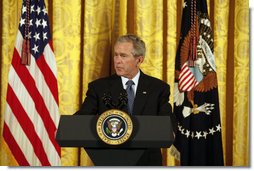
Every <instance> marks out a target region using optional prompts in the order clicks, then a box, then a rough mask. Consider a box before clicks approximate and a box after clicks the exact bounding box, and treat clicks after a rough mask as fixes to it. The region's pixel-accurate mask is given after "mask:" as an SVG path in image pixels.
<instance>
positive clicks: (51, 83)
mask: <svg viewBox="0 0 254 171" xmlns="http://www.w3.org/2000/svg"><path fill="white" fill-rule="evenodd" d="M36 63H37V66H38V67H39V68H40V70H41V72H42V74H43V76H44V79H45V81H46V83H47V85H48V87H49V89H50V92H51V93H52V94H53V96H54V99H55V101H56V103H57V105H58V104H59V103H58V88H57V79H56V77H55V75H54V73H53V72H52V71H51V69H50V67H49V66H48V64H47V62H46V61H45V58H44V56H43V55H42V56H40V57H39V58H38V59H37V60H36Z"/></svg>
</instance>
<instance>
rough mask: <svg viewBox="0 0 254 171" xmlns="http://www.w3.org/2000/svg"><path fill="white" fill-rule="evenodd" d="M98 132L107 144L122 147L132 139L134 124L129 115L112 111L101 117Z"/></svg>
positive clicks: (116, 110)
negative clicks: (121, 145)
mask: <svg viewBox="0 0 254 171" xmlns="http://www.w3.org/2000/svg"><path fill="white" fill-rule="evenodd" d="M96 130H97V134H98V136H99V137H100V139H101V140H102V141H103V142H105V143H106V144H109V145H120V144H123V143H124V142H126V141H127V140H128V139H129V138H130V136H131V133H132V130H133V124H132V120H131V118H130V116H129V115H128V114H127V113H125V112H123V111H121V110H118V109H110V110H107V111H105V112H103V113H102V114H101V115H100V117H99V118H98V120H97V124H96Z"/></svg>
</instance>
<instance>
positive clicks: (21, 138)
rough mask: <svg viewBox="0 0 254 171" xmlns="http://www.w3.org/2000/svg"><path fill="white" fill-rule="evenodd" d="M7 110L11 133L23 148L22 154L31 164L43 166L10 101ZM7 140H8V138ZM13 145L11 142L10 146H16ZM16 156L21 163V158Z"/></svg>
mask: <svg viewBox="0 0 254 171" xmlns="http://www.w3.org/2000/svg"><path fill="white" fill-rule="evenodd" d="M6 112H8V116H7V117H6V118H5V123H6V125H7V126H8V127H9V129H10V133H11V134H12V136H13V138H14V140H15V141H16V143H17V145H18V146H19V148H20V149H21V153H22V155H23V156H25V158H26V160H27V162H28V163H29V165H32V164H34V165H36V166H41V162H40V160H39V159H38V157H37V156H36V154H35V153H34V150H33V146H32V144H31V143H30V140H29V139H28V137H27V136H26V134H25V132H24V131H23V129H22V128H21V126H20V123H19V122H18V120H17V119H16V116H15V115H14V114H13V112H12V110H11V109H10V106H9V105H8V103H7V105H6ZM6 142H8V139H7V141H6ZM12 145H13V144H9V147H10V148H11V149H12V148H14V147H13V146H12ZM14 157H15V158H17V161H18V163H19V162H20V161H19V158H18V157H16V156H14ZM21 160H22V159H21Z"/></svg>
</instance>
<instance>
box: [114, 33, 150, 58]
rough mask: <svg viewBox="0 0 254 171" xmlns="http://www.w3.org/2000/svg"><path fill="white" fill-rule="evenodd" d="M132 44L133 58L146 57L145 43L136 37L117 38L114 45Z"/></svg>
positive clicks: (124, 36)
mask: <svg viewBox="0 0 254 171" xmlns="http://www.w3.org/2000/svg"><path fill="white" fill-rule="evenodd" d="M123 42H132V45H133V49H134V52H132V53H133V56H135V57H138V56H144V57H145V55H146V45H145V42H144V41H143V40H142V39H141V38H140V37H138V36H136V35H134V34H126V35H123V36H120V37H118V38H117V40H116V43H123Z"/></svg>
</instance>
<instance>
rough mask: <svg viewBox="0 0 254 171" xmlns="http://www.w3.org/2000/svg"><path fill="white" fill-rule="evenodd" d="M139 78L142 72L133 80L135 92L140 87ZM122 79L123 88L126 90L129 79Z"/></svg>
mask: <svg viewBox="0 0 254 171" xmlns="http://www.w3.org/2000/svg"><path fill="white" fill-rule="evenodd" d="M139 77H140V71H138V73H137V74H136V75H135V77H134V78H132V81H133V82H134V84H135V85H134V87H135V90H136V89H137V87H138V80H139ZM121 79H122V83H123V87H124V89H126V82H127V81H128V80H129V79H128V78H126V77H123V76H121Z"/></svg>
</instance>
